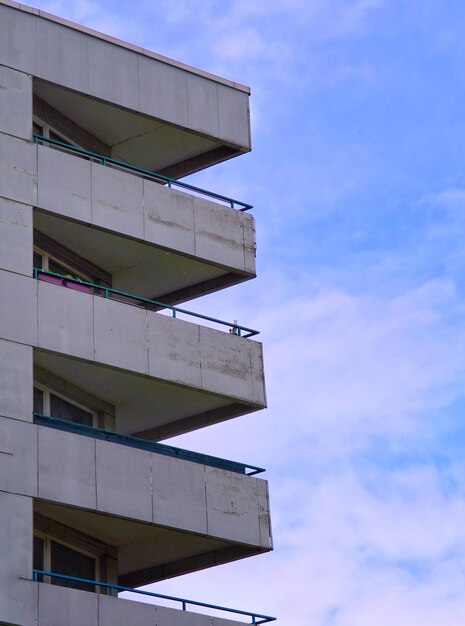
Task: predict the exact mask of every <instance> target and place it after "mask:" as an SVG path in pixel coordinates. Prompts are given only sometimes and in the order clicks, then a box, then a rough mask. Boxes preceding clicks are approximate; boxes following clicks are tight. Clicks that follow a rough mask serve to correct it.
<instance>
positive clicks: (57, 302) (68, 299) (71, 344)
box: [37, 280, 94, 360]
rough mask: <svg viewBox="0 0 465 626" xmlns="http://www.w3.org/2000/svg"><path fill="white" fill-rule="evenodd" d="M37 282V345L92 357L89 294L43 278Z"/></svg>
mask: <svg viewBox="0 0 465 626" xmlns="http://www.w3.org/2000/svg"><path fill="white" fill-rule="evenodd" d="M37 284H38V343H39V346H40V347H41V348H45V349H46V350H53V351H55V352H62V353H65V354H69V355H72V356H77V357H81V358H83V359H89V360H93V358H94V337H93V297H92V295H91V294H89V293H81V292H79V291H76V290H75V289H73V288H71V287H63V286H61V285H52V284H51V283H48V282H45V281H42V280H39V281H37ZM70 284H72V283H70Z"/></svg>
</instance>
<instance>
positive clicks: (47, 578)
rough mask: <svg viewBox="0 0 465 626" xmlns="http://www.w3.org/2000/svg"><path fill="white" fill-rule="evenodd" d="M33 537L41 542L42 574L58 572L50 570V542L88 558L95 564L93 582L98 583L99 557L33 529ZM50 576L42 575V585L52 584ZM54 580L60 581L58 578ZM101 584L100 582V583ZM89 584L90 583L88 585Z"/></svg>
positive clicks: (96, 586)
mask: <svg viewBox="0 0 465 626" xmlns="http://www.w3.org/2000/svg"><path fill="white" fill-rule="evenodd" d="M33 537H38V538H40V539H42V540H43V542H44V545H43V550H44V552H43V555H42V556H43V563H44V568H43V570H44V572H51V573H52V574H58V573H59V572H53V570H52V541H54V542H55V543H58V544H60V545H62V546H65V547H66V548H68V549H69V550H73V552H77V553H78V554H82V555H84V556H87V557H90V558H91V559H92V560H93V561H94V564H95V581H99V578H100V555H98V554H95V553H94V554H93V553H92V552H89V551H88V550H85V549H83V548H81V547H79V548H78V547H76V546H75V545H73V544H72V543H70V542H69V541H66V540H64V541H63V540H62V539H57V538H56V537H52V536H51V535H48V534H47V533H45V532H43V531H41V530H37V529H35V528H34V532H33ZM52 578H53V577H52V576H46V575H44V574H42V582H44V583H48V584H52ZM56 580H60V579H59V578H58V579H56ZM100 582H101V581H100ZM89 584H90V583H89ZM97 588H98V585H95V590H94V591H97Z"/></svg>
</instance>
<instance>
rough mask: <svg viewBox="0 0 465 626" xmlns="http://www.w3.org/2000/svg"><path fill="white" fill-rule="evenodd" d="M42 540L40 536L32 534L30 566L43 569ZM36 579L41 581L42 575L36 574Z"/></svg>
mask: <svg viewBox="0 0 465 626" xmlns="http://www.w3.org/2000/svg"><path fill="white" fill-rule="evenodd" d="M44 543H45V542H44V540H43V539H42V537H36V536H35V535H34V548H33V557H32V567H33V568H34V569H40V570H42V571H44ZM37 580H38V581H39V582H42V580H43V576H38V577H37Z"/></svg>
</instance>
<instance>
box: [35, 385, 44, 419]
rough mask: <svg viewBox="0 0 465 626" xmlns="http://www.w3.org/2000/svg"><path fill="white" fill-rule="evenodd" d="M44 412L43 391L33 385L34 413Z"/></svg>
mask: <svg viewBox="0 0 465 626" xmlns="http://www.w3.org/2000/svg"><path fill="white" fill-rule="evenodd" d="M43 412H44V392H43V391H42V389H38V388H37V387H34V413H42V414H43Z"/></svg>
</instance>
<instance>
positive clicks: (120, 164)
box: [34, 134, 253, 211]
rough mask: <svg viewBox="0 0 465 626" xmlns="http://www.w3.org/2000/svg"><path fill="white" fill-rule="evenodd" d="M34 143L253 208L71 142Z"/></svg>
mask: <svg viewBox="0 0 465 626" xmlns="http://www.w3.org/2000/svg"><path fill="white" fill-rule="evenodd" d="M34 143H43V144H45V143H46V144H49V145H51V146H55V147H56V148H61V149H62V150H67V151H69V152H72V153H74V154H77V155H78V156H81V157H83V158H85V159H89V160H93V161H95V160H97V161H98V162H99V163H101V164H102V165H109V166H113V167H117V168H119V169H123V170H127V171H128V172H132V173H133V174H137V175H139V176H143V177H144V178H150V179H152V180H155V181H157V182H160V183H163V184H164V185H167V186H168V187H179V188H180V189H184V190H187V191H191V192H193V193H198V194H200V195H202V196H207V197H208V198H213V199H215V200H220V201H221V202H225V203H226V204H228V205H229V206H230V207H231V208H233V209H234V208H236V206H237V207H239V208H238V210H239V211H248V210H249V209H253V205H252V204H247V203H246V202H241V201H240V200H235V199H234V198H229V197H228V196H222V195H221V194H219V193H215V192H214V191H208V190H207V189H202V188H201V187H196V186H195V185H190V184H189V183H184V182H181V181H179V180H176V179H175V178H169V176H164V175H163V174H157V173H156V172H151V171H150V170H146V169H143V168H142V167H137V165H131V164H130V163H125V162H124V161H118V160H117V159H112V158H111V157H108V156H105V155H103V154H98V153H97V152H92V151H90V150H85V149H84V148H79V147H78V146H73V145H72V144H69V143H65V142H64V141H58V140H57V139H51V138H50V137H44V136H43V135H38V134H34Z"/></svg>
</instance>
